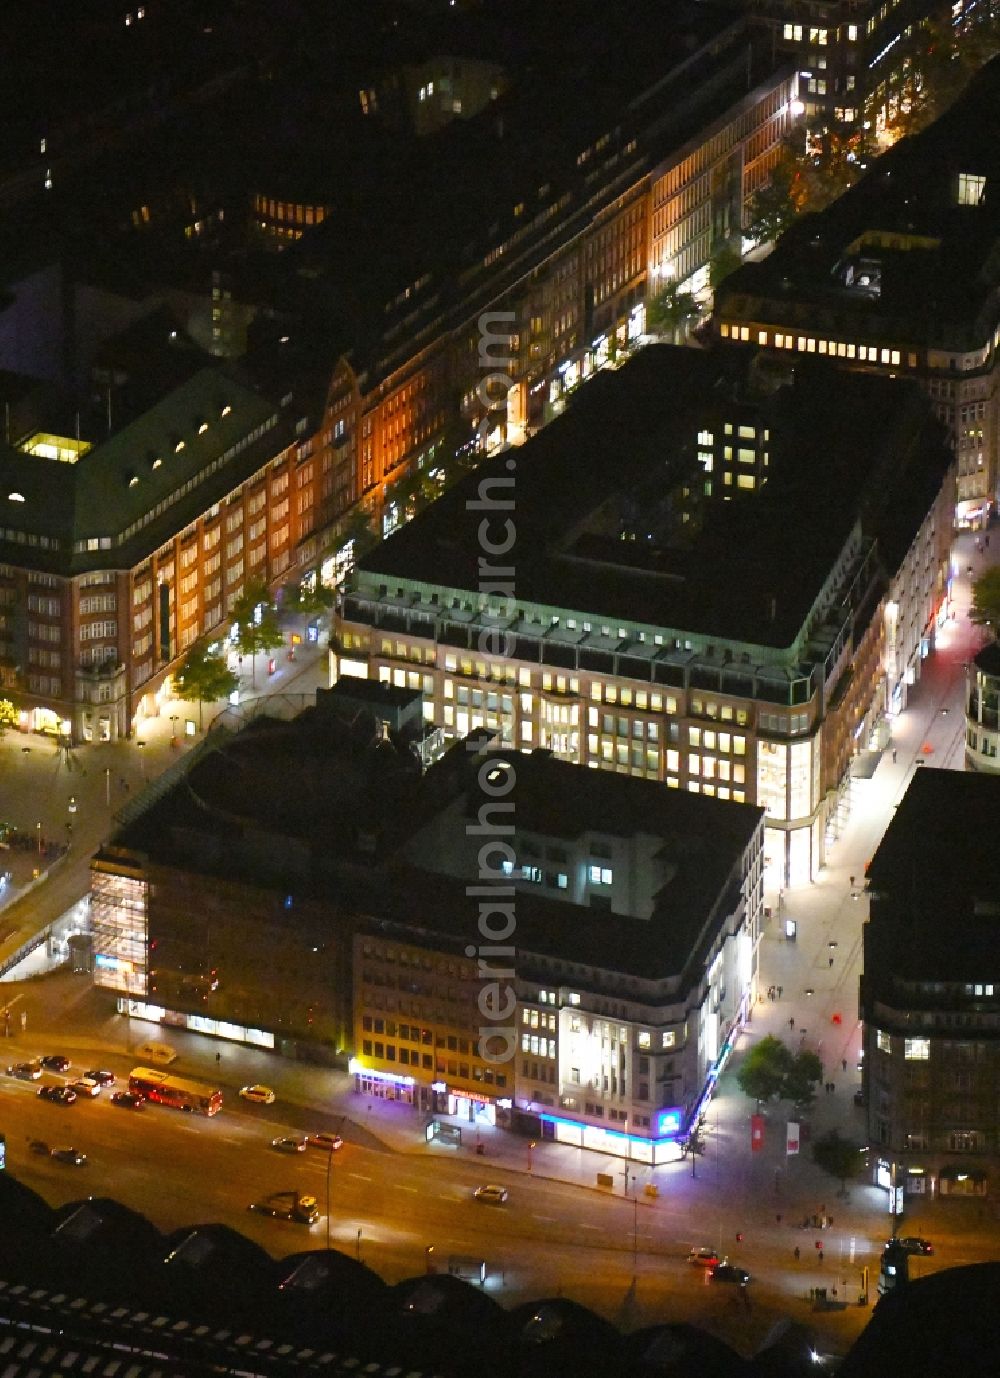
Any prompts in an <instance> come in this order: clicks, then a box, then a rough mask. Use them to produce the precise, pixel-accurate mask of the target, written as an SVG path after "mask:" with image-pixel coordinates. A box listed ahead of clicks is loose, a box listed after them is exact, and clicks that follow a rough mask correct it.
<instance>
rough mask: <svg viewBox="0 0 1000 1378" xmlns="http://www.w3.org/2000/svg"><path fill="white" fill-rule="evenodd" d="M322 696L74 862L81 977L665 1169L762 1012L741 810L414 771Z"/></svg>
mask: <svg viewBox="0 0 1000 1378" xmlns="http://www.w3.org/2000/svg"><path fill="white" fill-rule="evenodd" d="M387 697H388V698H390V699H393V700H394V701H398V700H400V699H401V698H403V697H405V691H400V690H391V691H390V693H389V695H388V696H387ZM416 697H417V698H419V696H416ZM335 698H336V696H334V697H333V698H326V697H322V698H321V699H320V700H319V701H318V703H317V708H316V710H315V711H314V712H311V713H306V714H303V715H300V717H299V718H297V719H295V720H294V721H293V722H291V723H289V724H283V723H274V722H272V723H268V724H267V725H266V728H263V729H262V728H261V727H260V725H259V724H258V727H257V729H256V730H254V731H247V732H245V733H243V734H240V735H237V736H236V737H235V738H229V737H224V736H223V735H222V734H219V736H218V737H217V738H216V739H215V741H214V744H213V742H211V741H210V742H209V743H208V744H207V747H206V748H204V749H203V750H202V751H201V752H200V753H199V754H198V755H196V756H195V758H194V763H193V767H192V768H191V769H190V771H189V773H188V775H187V777H186V779H185V780H184V781H182V782H180V783H179V784H178V785H176V786H175V787H174V788H173V789H171V790H168V791H167V792H166V793H164V794H163V795H161V797H159V798H158V799H156V800H155V801H153V802H152V803H150V804H147V805H145V806H144V805H143V804H142V801H136V802H135V803H134V804H133V805H132V806H131V808H130V810H129V816H128V817H127V818H126V820H125V823H124V826H123V827H122V829H121V830H120V832H119V834H118V835H117V836H116V837H115V838H114V839H113V841H112V842H111V843H110V844H109V845H107V846H105V847H103V848H102V849H101V850H100V852H98V854H97V855H96V856H95V858H94V860H93V862H92V868H91V869H92V876H91V880H92V884H91V917H92V926H93V949H94V980H95V984H96V985H97V987H98V988H99V989H101V990H105V991H107V992H109V993H111V994H113V995H114V997H115V999H116V1002H117V1008H118V1009H119V1011H120V1012H121V1013H123V1014H126V1015H128V1016H129V1017H132V1018H137V1019H143V1020H152V1021H155V1022H159V1023H162V1024H165V1025H167V1026H168V1027H169V1026H179V1027H186V1028H191V1029H195V1030H198V1031H200V1032H203V1033H207V1034H210V1035H212V1036H215V1037H218V1038H223V1039H230V1040H233V1041H236V1042H241V1043H245V1044H249V1045H252V1046H256V1047H262V1048H267V1049H271V1050H274V1051H276V1052H282V1053H285V1054H288V1055H298V1056H302V1057H313V1058H321V1057H325V1058H327V1059H333V1058H334V1057H336V1056H337V1055H338V1054H348V1053H353V1060H352V1062H351V1064H350V1065H351V1069H352V1071H353V1073H354V1075H355V1078H356V1085H357V1089H358V1090H359V1091H360V1092H362V1093H364V1094H366V1095H368V1096H373V1095H374V1096H384V1097H391V1098H393V1099H397V1100H401V1101H405V1102H407V1103H409V1104H411V1105H413V1106H415V1107H417V1108H419V1109H423V1110H429V1109H433V1110H435V1111H439V1112H441V1113H451V1114H457V1115H460V1116H463V1117H465V1118H467V1119H468V1120H470V1121H473V1122H475V1121H476V1120H486V1121H489V1122H490V1123H496V1122H498V1121H499V1122H500V1123H507V1124H510V1123H512V1122H515V1121H516V1120H517V1117H518V1116H527V1117H528V1118H529V1120H530V1127H531V1128H532V1129H534V1131H535V1132H536V1133H539V1134H543V1133H544V1134H546V1135H550V1136H553V1137H557V1138H560V1139H563V1140H566V1141H571V1142H577V1143H586V1144H587V1145H588V1146H590V1147H600V1148H605V1149H607V1151H609V1152H612V1153H616V1154H619V1155H622V1156H627V1157H635V1158H637V1159H639V1160H641V1161H645V1162H659V1161H664V1160H665V1159H667V1158H669V1157H671V1156H676V1153H677V1152H678V1151H679V1142H680V1140H681V1138H682V1137H683V1136H684V1135H685V1134H686V1133H687V1132H689V1130H690V1128H691V1126H692V1124H693V1123H694V1121H695V1119H696V1117H697V1114H698V1112H699V1109H700V1106H701V1104H702V1103H703V1101H704V1099H705V1098H706V1097H707V1096H708V1095H709V1094H711V1091H712V1088H713V1087H714V1085H715V1080H716V1078H717V1076H718V1073H719V1071H720V1069H721V1066H722V1064H723V1062H724V1060H725V1058H726V1057H727V1056H728V1053H729V1052H730V1051H731V1048H732V1046H733V1042H734V1039H735V1036H736V1034H737V1033H738V1032H739V1029H740V1028H741V1027H742V1024H743V1022H744V1021H745V1020H746V1019H747V1018H749V1015H750V1012H751V1010H752V1008H753V1004H754V1002H755V999H756V979H757V948H758V944H759V940H760V932H761V921H762V914H763V813H762V811H761V810H760V809H755V808H751V807H749V806H746V805H744V806H739V805H736V804H734V803H731V802H730V803H728V804H727V803H724V802H721V801H719V800H717V799H711V798H707V797H703V798H697V799H696V798H693V797H692V796H691V795H690V794H681V793H677V794H671V793H669V792H667V791H664V790H662V789H660V788H658V787H657V786H656V785H654V784H652V783H650V782H648V781H645V780H641V779H625V778H619V777H612V776H610V775H604V774H595V775H589V774H585V773H583V772H581V771H579V770H578V769H577V768H576V767H574V766H571V765H569V764H567V763H565V762H559V761H556V760H554V759H553V758H552V756H551V755H550V753H548V752H542V751H538V752H535V753H532V754H529V755H523V756H522V755H520V754H516V753H513V752H510V751H505V750H502V749H500V748H498V747H496V744H495V741H494V740H493V737H492V734H490V733H482V734H480V735H479V739H478V740H477V741H475V742H473V743H471V744H470V742H464V743H460V744H456V746H455V747H454V749H453V750H452V751H451V752H450V753H449V754H448V755H447V756H446V757H445V758H444V759H443V760H441V761H439V762H438V763H437V764H436V765H434V766H432V767H431V769H430V770H429V771H428V772H427V773H426V775H424V776H423V777H421V774H420V771H419V768H415V764H414V758H413V756H412V754H411V753H410V752H409V751H407V750H401V749H400V747H401V746H403V745H404V740H405V739H404V738H401V737H399V736H397V735H396V734H395V733H393V732H391V731H390V734H389V736H388V737H387V736H385V735H384V734H383V729H382V726H381V725H379V724H378V723H377V722H376V716H372V717H371V718H370V720H369V721H368V723H367V725H366V724H364V723H361V722H359V720H358V717H357V715H356V714H355V715H354V716H353V717H352V716H351V705H348V704H345V705H344V708H345V711H346V712H347V716H346V717H344V718H341V717H339V716H338V713H337V709H336V704H335V702H334V699H335ZM392 706H393V707H396V708H398V707H403V708H406V707H407V705H402V704H400V703H398V702H394V704H393V705H392ZM418 726H419V718H418V717H417V721H416V723H415V724H414V727H415V728H417V727H418ZM411 735H412V734H411ZM484 776H486V777H488V780H489V782H490V783H489V788H490V789H491V790H492V791H493V794H494V796H495V794H496V792H497V791H498V790H500V789H502V790H503V791H504V809H503V818H504V820H505V822H504V831H503V832H502V834H501V835H500V836H501V837H502V839H503V841H502V845H501V846H500V847H499V848H498V857H499V863H498V866H497V867H495V868H492V870H493V874H492V876H491V878H490V879H489V880H488V881H487V880H484V877H483V875H482V874H481V870H482V865H483V864H484V863H483V862H482V854H483V847H484V845H489V844H488V843H486V844H484V836H486V835H487V834H488V833H489V829H490V825H491V819H495V817H496V809H495V808H493V807H492V806H490V805H489V801H488V797H487V796H486V795H483V791H482V788H481V782H482V780H483V778H484ZM484 801H485V802H486V803H487V808H486V810H485V812H484V810H483V808H482V807H481V806H482V805H483V803H484ZM507 819H511V820H513V821H512V823H511V830H508V829H507V826H506V820H507ZM484 830H485V832H484ZM484 886H485V889H484ZM498 905H499V906H501V908H499V909H498V908H497V907H496V906H498ZM508 914H509V915H513V920H512V922H513V923H514V924H515V925H516V932H515V930H514V928H513V927H511V928H510V931H509V932H508V933H507V934H506V935H505V937H504V938H503V940H502V942H501V943H500V945H499V946H498V941H499V940H495V934H496V932H497V929H496V922H497V921H498V919H499V918H503V919H504V922H506V916H507V915H508Z"/></svg>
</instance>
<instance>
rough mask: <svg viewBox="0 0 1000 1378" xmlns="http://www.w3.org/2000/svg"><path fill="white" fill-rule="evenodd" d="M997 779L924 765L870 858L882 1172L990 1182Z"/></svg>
mask: <svg viewBox="0 0 1000 1378" xmlns="http://www.w3.org/2000/svg"><path fill="white" fill-rule="evenodd" d="M995 810H997V811H1000V780H997V779H996V778H994V777H991V776H989V775H980V774H972V773H966V772H961V771H945V770H920V771H917V773H916V774H915V776H914V777H913V779H912V780H911V781H910V784H909V788H908V789H907V791H906V794H905V795H904V797H903V799H902V801H901V803H900V805H899V807H898V808H897V809H896V811H895V813H894V814H893V817H892V821H891V823H890V824H889V827H888V829H887V831H886V833H885V836H884V837H883V839H882V841H881V842H880V843H879V846H878V850H877V851H876V853H875V856H874V857H873V859H872V861H871V863H870V866H869V869H868V895H869V900H870V908H869V917H868V922H867V923H866V924H865V929H864V969H863V970H864V974H863V976H862V978H861V1015H862V1018H863V1020H864V1051H865V1057H864V1084H865V1090H866V1093H867V1115H868V1140H867V1141H868V1143H869V1144H871V1146H872V1150H873V1154H874V1155H875V1156H876V1171H877V1174H878V1177H877V1180H878V1181H879V1183H880V1185H884V1186H891V1185H898V1186H903V1187H904V1188H905V1190H906V1191H908V1192H911V1193H918V1194H919V1193H924V1194H928V1193H930V1194H933V1193H934V1192H938V1193H940V1194H941V1195H942V1196H943V1195H952V1194H969V1193H976V1194H984V1193H985V1192H986V1191H987V1188H988V1183H989V1180H990V1179H991V1178H992V1177H993V1176H995V1174H996V1172H997V1167H998V1163H1000V1099H998V1096H997V1085H998V1079H1000V1038H998V1037H997V1034H998V1032H1000V948H998V945H997V942H996V932H995V928H994V925H995V923H996V918H997V914H998V913H1000V886H998V883H997V875H996V865H995V858H996V836H995V830H994V829H993V828H992V827H991V826H990V825H989V823H988V820H989V819H991V818H995V817H997V813H996V812H994V811H995Z"/></svg>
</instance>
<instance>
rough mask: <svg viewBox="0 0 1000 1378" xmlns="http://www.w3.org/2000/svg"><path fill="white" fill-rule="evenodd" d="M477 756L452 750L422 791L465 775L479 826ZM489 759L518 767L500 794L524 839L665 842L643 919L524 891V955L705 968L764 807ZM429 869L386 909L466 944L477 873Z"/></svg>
mask: <svg viewBox="0 0 1000 1378" xmlns="http://www.w3.org/2000/svg"><path fill="white" fill-rule="evenodd" d="M481 759H482V758H481V757H480V756H478V755H476V754H473V753H470V752H469V751H468V750H467V744H466V743H459V744H458V745H457V746H456V747H454V748H453V749H452V751H451V752H450V753H449V754H448V756H446V757H445V759H444V760H443V761H441V762H440V763H439V765H437V766H435V767H434V768H433V769H432V770H431V772H430V773H429V775H428V777H427V788H428V791H429V792H430V793H431V794H432V796H433V794H434V792H435V786H436V780H437V778H438V777H439V776H448V775H450V774H451V773H452V772H453V771H454V770H455V769H456V768H457V769H458V770H459V771H460V772H461V773H462V775H464V776H466V777H467V781H466V783H465V785H464V789H465V799H464V813H463V816H464V817H467V818H475V817H476V816H477V813H478V810H479V808H480V807H481V805H482V803H483V792H482V788H481V787H480V786H479V785H478V781H477V772H478V770H479V767H480V761H481ZM486 759H488V761H489V762H490V763H491V766H492V767H493V768H495V769H512V770H514V771H515V785H514V787H513V788H512V789H511V790H510V791H509V792H508V793H506V794H504V796H503V798H504V801H505V802H508V803H513V804H514V815H513V816H514V817H515V818H516V820H517V833H518V837H519V838H520V837H522V836H523V835H524V834H530V833H538V834H541V835H542V836H548V837H556V838H564V839H567V840H570V839H576V838H579V837H580V836H581V835H582V834H583V833H586V832H594V833H598V834H601V835H603V836H605V837H607V836H612V837H614V836H617V837H632V836H635V835H639V834H641V835H646V836H652V837H654V838H658V839H660V842H661V845H660V847H659V848H658V850H657V854H656V859H657V861H658V862H660V863H661V864H662V866H663V873H664V875H665V876H666V877H667V879H666V882H665V884H663V886H662V887H661V889H660V890H659V892H658V893H657V894H656V895H655V897H654V903H653V912H652V913H651V914H650V916H649V917H648V918H632V917H630V916H628V915H625V914H620V913H614V914H609V913H607V912H605V911H598V910H593V909H588V908H586V907H584V906H581V905H576V904H572V903H569V902H563V901H559V900H550V899H545V898H542V897H540V896H538V895H536V894H534V893H532V892H530V891H527V890H525V889H522V888H519V889H518V891H517V931H518V939H517V941H518V948H519V949H520V950H521V951H522V952H524V953H536V954H539V955H546V956H555V957H559V958H561V959H563V960H569V961H575V962H582V963H585V964H588V965H591V966H594V967H597V968H603V969H604V970H611V971H621V972H625V973H627V974H629V975H632V976H638V977H643V978H645V979H647V980H658V979H661V978H664V977H670V976H680V975H682V974H683V973H684V972H686V971H687V970H688V969H689V968H690V969H692V970H697V971H700V970H701V964H702V962H703V958H704V951H703V948H704V947H706V946H708V945H709V944H710V943H711V940H712V938H713V937H714V936H715V930H714V928H713V927H712V920H713V918H714V919H715V920H716V921H717V922H721V921H722V920H723V919H724V918H725V917H727V916H728V915H729V914H730V913H731V912H733V910H734V909H735V908H736V906H737V905H738V903H739V882H740V875H741V872H740V864H741V861H742V857H743V854H744V852H745V851H746V849H747V847H749V846H750V844H751V842H752V840H753V837H754V834H755V832H756V830H757V828H758V826H759V824H760V821H761V819H762V818H763V816H764V812H763V810H762V809H759V808H757V807H755V806H754V805H751V804H735V803H731V802H729V801H725V800H720V799H712V798H709V797H708V796H706V795H695V794H689V793H687V792H686V791H683V790H667V789H664V788H663V786H662V785H660V784H657V783H656V782H654V781H649V780H639V779H633V778H631V777H630V776H625V775H617V774H615V773H613V772H611V771H604V770H587V771H584V770H582V769H581V768H580V767H579V766H576V765H572V764H571V763H569V762H567V761H559V760H556V759H555V757H553V756H551V755H550V754H549V753H548V752H546V751H532V752H530V753H520V752H505V751H493V750H490V751H488V752H487V753H486ZM493 763H495V765H494V764H493ZM456 823H457V820H456ZM415 841H419V837H418V838H417V839H415ZM412 850H415V849H412ZM433 868H434V862H433V859H430V860H428V861H427V863H426V864H424V863H420V865H419V868H418V867H417V866H414V867H413V868H407V869H406V870H404V871H402V872H401V873H400V874H399V875H398V876H397V877H396V879H395V885H394V889H393V892H392V897H391V901H390V904H389V906H388V909H387V910H386V911H385V912H386V913H387V916H388V917H394V918H395V917H398V918H399V920H400V921H401V922H409V923H412V924H415V925H417V926H418V927H425V928H427V929H428V930H430V931H444V932H451V933H453V935H454V936H455V937H456V938H457V939H459V940H461V941H463V942H464V941H465V939H466V935H467V934H468V932H469V921H470V919H469V915H470V909H471V910H475V908H476V903H477V902H476V901H475V900H470V898H469V896H468V894H467V892H466V886H467V883H468V881H469V880H470V879H471V878H472V877H470V876H465V877H463V878H453V877H448V876H442V875H438V874H433V873H432V872H433ZM727 906H728V907H727ZM407 915H409V919H407Z"/></svg>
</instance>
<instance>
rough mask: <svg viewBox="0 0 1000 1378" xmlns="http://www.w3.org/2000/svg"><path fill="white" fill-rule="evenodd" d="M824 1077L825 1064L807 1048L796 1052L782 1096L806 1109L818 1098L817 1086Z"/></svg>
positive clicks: (787, 1074)
mask: <svg viewBox="0 0 1000 1378" xmlns="http://www.w3.org/2000/svg"><path fill="white" fill-rule="evenodd" d="M822 1079H823V1064H822V1062H821V1061H820V1060H819V1058H818V1057H817V1056H816V1054H815V1053H810V1052H808V1051H807V1050H806V1049H803V1050H802V1051H801V1052H799V1053H796V1054H795V1056H794V1057H793V1058H792V1060H791V1065H790V1066H789V1068H788V1072H787V1073H786V1075H785V1083H784V1086H783V1087H782V1088H781V1094H782V1098H783V1099H784V1100H790V1101H792V1102H794V1104H795V1105H797V1106H801V1107H802V1108H803V1109H805V1108H806V1107H807V1106H810V1105H812V1103H813V1101H814V1100H815V1099H816V1087H817V1086H818V1085H819V1083H820V1082H821V1081H822Z"/></svg>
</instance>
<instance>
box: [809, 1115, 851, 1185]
mask: <svg viewBox="0 0 1000 1378" xmlns="http://www.w3.org/2000/svg"><path fill="white" fill-rule="evenodd" d="M812 1157H813V1162H814V1163H816V1165H817V1166H818V1167H821V1168H822V1169H823V1171H824V1172H828V1173H829V1174H830V1176H831V1177H836V1178H838V1179H839V1181H840V1185H841V1186H842V1187H843V1186H845V1185H846V1183H847V1182H849V1181H850V1180H851V1179H852V1178H854V1177H856V1176H857V1175H858V1173H859V1172H860V1171H861V1169H862V1167H863V1166H864V1152H863V1150H862V1149H860V1148H858V1147H856V1146H855V1145H854V1144H851V1143H848V1142H847V1140H846V1139H842V1138H841V1137H840V1135H839V1133H838V1132H837V1130H836V1129H831V1130H830V1131H829V1133H827V1134H824V1135H823V1136H822V1137H821V1138H819V1139H817V1140H816V1142H815V1143H814V1144H813V1146H812Z"/></svg>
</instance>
